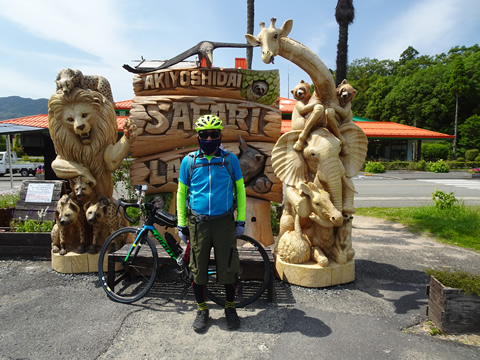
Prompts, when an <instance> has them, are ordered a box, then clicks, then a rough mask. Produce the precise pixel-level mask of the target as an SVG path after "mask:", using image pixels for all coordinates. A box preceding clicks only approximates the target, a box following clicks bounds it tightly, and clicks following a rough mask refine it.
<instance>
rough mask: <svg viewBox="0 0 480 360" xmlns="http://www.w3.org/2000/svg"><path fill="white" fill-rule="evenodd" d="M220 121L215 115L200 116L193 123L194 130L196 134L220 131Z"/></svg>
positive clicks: (221, 125)
mask: <svg viewBox="0 0 480 360" xmlns="http://www.w3.org/2000/svg"><path fill="white" fill-rule="evenodd" d="M222 129H223V124H222V119H220V118H219V117H218V116H216V115H211V114H210V115H202V116H200V117H199V118H198V120H197V121H196V122H195V130H196V131H197V132H199V131H202V130H222Z"/></svg>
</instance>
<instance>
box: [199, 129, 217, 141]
mask: <svg viewBox="0 0 480 360" xmlns="http://www.w3.org/2000/svg"><path fill="white" fill-rule="evenodd" d="M198 136H199V137H200V139H202V140H206V139H208V138H210V139H212V140H217V139H220V131H218V130H215V131H199V132H198Z"/></svg>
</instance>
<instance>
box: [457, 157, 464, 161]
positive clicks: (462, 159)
mask: <svg viewBox="0 0 480 360" xmlns="http://www.w3.org/2000/svg"><path fill="white" fill-rule="evenodd" d="M456 161H457V162H464V161H465V158H463V157H458V158H457V160H456Z"/></svg>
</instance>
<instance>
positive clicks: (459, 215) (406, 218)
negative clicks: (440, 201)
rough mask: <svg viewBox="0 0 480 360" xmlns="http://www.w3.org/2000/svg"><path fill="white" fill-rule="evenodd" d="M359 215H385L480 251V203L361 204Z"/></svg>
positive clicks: (438, 237)
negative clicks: (445, 206)
mask: <svg viewBox="0 0 480 360" xmlns="http://www.w3.org/2000/svg"><path fill="white" fill-rule="evenodd" d="M356 214H357V215H363V216H371V217H377V218H382V219H385V220H389V221H394V222H398V223H401V224H404V225H406V226H407V228H408V230H410V231H412V232H414V233H419V234H423V233H427V234H429V235H432V236H433V237H435V238H436V239H437V240H438V241H440V242H443V243H445V244H450V245H456V246H460V247H463V248H468V249H474V250H477V251H480V237H479V234H480V207H478V206H476V207H470V206H464V205H459V206H456V207H453V208H450V209H443V210H441V209H439V208H437V207H435V206H423V207H406V208H376V207H373V208H358V209H357V211H356Z"/></svg>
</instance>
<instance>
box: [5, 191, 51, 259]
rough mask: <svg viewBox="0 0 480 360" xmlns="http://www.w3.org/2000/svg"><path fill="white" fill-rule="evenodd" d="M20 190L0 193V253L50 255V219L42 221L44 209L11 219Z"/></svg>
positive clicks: (31, 255)
mask: <svg viewBox="0 0 480 360" xmlns="http://www.w3.org/2000/svg"><path fill="white" fill-rule="evenodd" d="M19 194H20V190H18V189H12V190H8V191H2V192H0V221H1V223H0V227H1V228H3V229H2V230H3V231H2V232H0V254H1V256H2V257H3V258H10V257H17V256H20V257H48V256H50V249H51V247H50V244H51V239H50V231H51V230H52V227H53V225H54V223H53V221H49V220H45V216H46V214H47V212H48V211H51V210H49V209H48V208H45V209H42V210H40V211H37V213H36V214H34V212H32V214H31V215H30V217H29V216H28V215H27V216H25V218H24V219H21V218H18V219H15V218H14V211H15V206H16V204H17V202H18V200H19Z"/></svg>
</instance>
